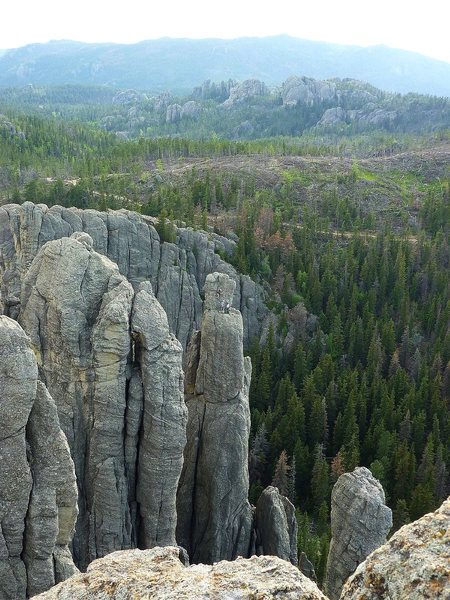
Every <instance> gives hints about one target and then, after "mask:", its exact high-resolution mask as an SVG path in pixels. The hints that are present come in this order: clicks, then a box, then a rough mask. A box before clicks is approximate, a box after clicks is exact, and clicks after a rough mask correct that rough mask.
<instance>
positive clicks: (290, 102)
mask: <svg viewBox="0 0 450 600" xmlns="http://www.w3.org/2000/svg"><path fill="white" fill-rule="evenodd" d="M335 95H336V85H335V84H334V83H333V82H332V81H320V80H319V79H312V78H311V77H297V76H294V77H289V79H287V80H286V81H285V82H284V83H283V86H282V88H281V98H282V100H283V106H295V105H296V104H313V103H314V102H323V101H324V100H332V99H333V98H334V97H335Z"/></svg>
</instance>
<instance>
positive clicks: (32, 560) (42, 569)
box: [0, 316, 77, 600]
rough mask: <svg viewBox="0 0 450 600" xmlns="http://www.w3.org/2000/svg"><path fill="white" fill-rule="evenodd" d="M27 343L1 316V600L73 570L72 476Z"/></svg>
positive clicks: (12, 599) (29, 592) (15, 599)
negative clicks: (71, 550) (71, 551)
mask: <svg viewBox="0 0 450 600" xmlns="http://www.w3.org/2000/svg"><path fill="white" fill-rule="evenodd" d="M37 375H38V369H37V364H36V358H35V355H34V354H33V351H32V349H31V343H30V340H29V338H28V337H27V335H26V334H25V333H24V331H23V330H22V328H21V327H20V325H19V324H18V323H16V322H15V321H13V320H11V319H9V318H8V317H5V316H0V598H1V599H2V600H21V599H22V598H25V597H28V596H33V595H35V594H38V593H41V592H43V591H45V590H47V589H48V588H50V587H51V586H53V585H54V584H55V583H58V582H59V581H63V580H64V579H66V578H67V577H69V576H71V575H72V574H73V573H75V572H76V568H75V566H74V564H73V561H72V558H71V555H70V552H69V549H68V547H67V545H68V543H69V542H70V540H71V537H72V533H73V529H74V525H75V520H76V515H77V504H76V503H77V489H76V484H75V471H74V465H73V462H72V459H71V457H70V452H69V447H68V444H67V440H66V438H65V436H64V434H63V432H62V431H61V428H60V425H59V420H58V415H57V411H56V406H55V403H54V402H53V400H52V398H51V396H50V395H49V393H48V391H47V390H46V388H45V386H44V385H43V384H42V383H41V382H40V381H38V379H37Z"/></svg>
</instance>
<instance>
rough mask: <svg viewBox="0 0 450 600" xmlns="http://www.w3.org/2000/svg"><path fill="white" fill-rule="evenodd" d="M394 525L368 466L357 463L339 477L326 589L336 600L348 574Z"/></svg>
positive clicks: (334, 497) (332, 599) (332, 504)
mask: <svg viewBox="0 0 450 600" xmlns="http://www.w3.org/2000/svg"><path fill="white" fill-rule="evenodd" d="M391 527H392V512H391V509H390V508H388V507H387V506H386V505H385V497H384V491H383V488H382V486H381V484H380V482H379V481H378V480H377V479H375V477H373V476H372V473H371V472H370V471H369V469H366V468H365V467H357V468H356V469H355V470H354V471H353V472H352V473H344V474H343V475H341V476H340V477H339V479H338V480H337V482H336V484H335V485H334V487H333V492H332V494H331V536H332V539H331V544H330V551H329V553H328V562H327V572H326V579H325V593H326V594H327V595H328V596H329V597H330V599H331V600H336V599H337V598H339V595H340V593H341V590H342V586H343V585H344V582H345V580H346V579H347V577H348V576H349V575H350V574H351V573H353V571H354V570H355V569H356V567H357V566H358V565H359V564H360V563H361V562H362V561H363V560H364V559H365V558H366V557H367V556H368V555H369V554H370V553H371V552H373V551H374V550H375V549H376V548H378V547H379V546H381V545H382V544H384V542H385V541H386V536H387V534H388V533H389V530H390V528H391Z"/></svg>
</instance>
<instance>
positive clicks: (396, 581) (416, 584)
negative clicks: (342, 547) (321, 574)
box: [341, 498, 450, 600]
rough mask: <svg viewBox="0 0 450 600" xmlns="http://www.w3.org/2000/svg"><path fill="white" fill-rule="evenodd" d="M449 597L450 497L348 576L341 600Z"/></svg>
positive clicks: (402, 530)
mask: <svg viewBox="0 0 450 600" xmlns="http://www.w3.org/2000/svg"><path fill="white" fill-rule="evenodd" d="M449 597H450V498H449V499H447V500H446V501H445V502H444V503H443V504H442V506H441V507H440V508H439V509H438V510H436V511H435V512H434V513H429V514H427V515H424V516H423V517H421V518H420V519H419V520H418V521H415V522H414V523H410V524H409V525H405V526H404V527H402V528H401V529H400V530H399V531H397V532H396V533H395V534H394V535H393V536H392V537H391V538H390V540H389V541H388V542H387V543H386V544H385V545H384V546H381V547H380V548H378V549H377V550H375V551H374V552H372V554H370V555H369V556H368V557H367V559H366V560H365V561H364V562H363V563H362V564H360V565H359V567H358V568H357V569H356V571H355V572H354V573H353V575H352V576H351V577H350V578H349V579H348V580H347V582H346V583H345V585H344V589H343V590H342V594H341V600H359V599H361V598H364V600H422V599H423V598H435V599H436V600H448V598H449Z"/></svg>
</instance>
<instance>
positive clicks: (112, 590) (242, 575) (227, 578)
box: [36, 547, 326, 600]
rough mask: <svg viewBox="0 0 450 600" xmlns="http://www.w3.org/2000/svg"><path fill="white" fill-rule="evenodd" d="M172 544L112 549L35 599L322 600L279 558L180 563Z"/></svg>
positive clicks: (262, 557) (312, 584) (320, 596)
mask: <svg viewBox="0 0 450 600" xmlns="http://www.w3.org/2000/svg"><path fill="white" fill-rule="evenodd" d="M179 555H180V550H179V548H174V547H165V548H154V549H152V550H145V551H140V550H129V551H126V552H114V553H113V554H110V555H109V556H107V557H105V558H103V559H100V560H96V561H95V562H93V563H92V564H91V565H90V566H89V568H88V571H87V573H83V574H79V575H75V576H74V577H72V578H71V579H69V580H68V581H66V582H65V583H63V584H60V585H57V586H56V587H54V588H53V589H51V590H50V591H48V592H46V593H45V594H41V595H40V596H37V597H36V600H37V599H39V600H106V599H107V598H108V599H113V600H114V599H117V600H119V599H121V600H131V599H134V598H151V599H152V600H169V599H170V600H194V599H195V600H210V599H212V598H214V599H215V600H255V599H257V598H258V599H261V600H272V599H273V600H275V599H278V600H282V599H283V600H326V598H325V596H324V595H323V594H322V592H321V591H320V590H319V588H318V587H317V586H316V584H315V583H313V582H312V581H311V580H309V579H308V578H307V577H305V576H304V575H302V574H301V573H300V571H299V570H298V569H296V568H295V567H294V566H292V565H290V564H289V563H287V562H286V561H284V560H281V559H279V558H276V557H273V556H270V557H266V556H260V557H256V556H253V557H252V558H250V559H243V558H238V559H237V560H235V561H233V562H227V561H222V562H219V563H217V564H215V565H212V566H210V565H201V564H200V565H193V566H191V567H185V566H184V565H183V564H182V563H181V561H180V558H179Z"/></svg>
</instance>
